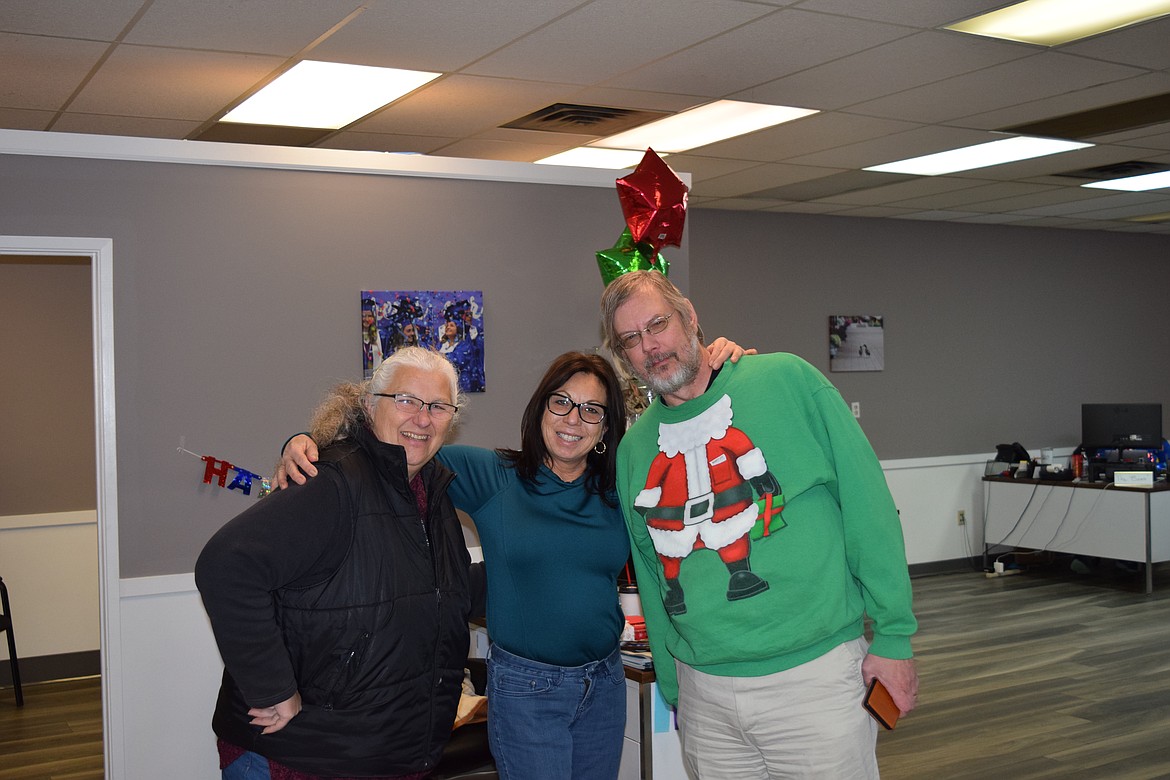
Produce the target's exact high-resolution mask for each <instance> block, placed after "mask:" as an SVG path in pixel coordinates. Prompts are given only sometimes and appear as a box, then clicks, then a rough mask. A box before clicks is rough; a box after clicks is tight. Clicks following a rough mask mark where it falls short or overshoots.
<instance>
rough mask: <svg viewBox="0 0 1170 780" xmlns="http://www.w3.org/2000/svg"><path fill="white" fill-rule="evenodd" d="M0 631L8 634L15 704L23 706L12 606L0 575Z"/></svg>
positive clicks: (9, 661)
mask: <svg viewBox="0 0 1170 780" xmlns="http://www.w3.org/2000/svg"><path fill="white" fill-rule="evenodd" d="M0 609H2V611H0V631H4V632H6V633H7V634H8V659H9V660H8V663H9V664H11V665H12V687H13V689H14V690H15V691H16V706H17V707H23V706H24V692H23V691H21V690H20V662H19V661H18V660H17V658H16V638H15V637H13V635H12V608H11V607H10V606H9V605H8V588H7V587H6V586H5V585H4V578H3V577H0Z"/></svg>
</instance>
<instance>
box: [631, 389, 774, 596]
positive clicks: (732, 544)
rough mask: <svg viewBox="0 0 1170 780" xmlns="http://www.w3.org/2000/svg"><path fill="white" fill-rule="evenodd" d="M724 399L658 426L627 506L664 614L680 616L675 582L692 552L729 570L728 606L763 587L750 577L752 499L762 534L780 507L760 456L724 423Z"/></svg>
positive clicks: (728, 417) (728, 418)
mask: <svg viewBox="0 0 1170 780" xmlns="http://www.w3.org/2000/svg"><path fill="white" fill-rule="evenodd" d="M731 422H732V412H731V397H730V396H727V395H724V396H723V397H722V398H720V399H719V400H718V401H716V402H715V403H714V404H713V405H712V406H711V407H710V408H709V409H707V410H706V411H704V412H702V413H701V414H699V415H698V416H696V417H693V418H691V419H689V420H685V421H683V422H678V423H662V424H660V425H659V426H658V449H659V453H658V455H656V456H655V458H654V462H653V463H652V464H651V465H650V473H649V475H648V476H647V477H646V487H645V488H644V489H643V490H642V491H641V492H640V493H639V494H638V495H637V497H636V498H635V499H634V508H635V509H637V510H638V511H639V512H640V513H641V514H642V515H643V516H644V517H645V518H646V527H647V529H648V530H649V532H650V539H651V541H652V542H653V543H654V549H655V551H657V553H658V558H659V560H660V561H661V562H662V568H663V572H664V575H665V578H666V585H667V593H666V598H665V606H666V611H667V613H668V614H670V615H681V614H683V613H685V612H686V609H687V607H686V600H685V594H684V593H683V589H682V586H681V585H680V584H679V570H680V568H681V566H682V561H683V559H685V558H686V557H688V556H689V555H690V554H691V553H693V552H694V551H695V550H702V549H709V550H714V551H716V552H717V553H718V554H719V557H720V558H721V559H722V561H723V563H724V564H725V565H726V566H727V570H728V572H729V579H728V587H727V599H728V601H735V600H738V599H745V598H748V597H749V596H754V595H756V594H757V593H762V592H763V591H765V590H767V589H768V583H767V582H766V581H765V580H763V579H761V578H760V577H759V576H758V575H756V574H755V573H753V572H752V570H751V567H750V566H749V562H748V557H749V555H750V553H751V536H752V533H751V532H752V529H753V528H755V526H756V523H757V520H759V519H760V507H759V505H758V504H757V503H756V497H755V494H756V493H758V494H759V495H760V497H761V498H763V499H764V507H765V510H764V515H765V516H764V518H763V521H764V523H763V524H764V530H763V533H764V535H767V534H768V533H769V525H770V524H771V523H772V521H773V517H774V516H775V515H778V514H779V512H780V510H781V506H779V504H777V505H773V501H774V500H776V499H779V498H780V486H779V485H778V484H777V482H776V479H775V477H773V476H772V474H771V472H769V471H768V464H767V463H766V462H765V461H764V454H763V453H762V452H761V451H760V449H759V448H758V447H756V446H755V445H754V444H752V441H751V439H749V438H748V436H747V434H745V433H744V432H743V431H741V430H740V429H738V428H735V427H734V426H732V424H731Z"/></svg>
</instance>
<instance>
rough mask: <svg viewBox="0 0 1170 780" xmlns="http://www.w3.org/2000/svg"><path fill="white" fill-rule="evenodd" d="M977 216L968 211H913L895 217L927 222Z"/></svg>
mask: <svg viewBox="0 0 1170 780" xmlns="http://www.w3.org/2000/svg"><path fill="white" fill-rule="evenodd" d="M973 216H976V215H975V213H974V212H968V211H912V212H910V213H908V214H903V215H901V216H897V217H894V219H914V220H921V221H925V222H954V221H955V220H958V219H965V218H967V217H973Z"/></svg>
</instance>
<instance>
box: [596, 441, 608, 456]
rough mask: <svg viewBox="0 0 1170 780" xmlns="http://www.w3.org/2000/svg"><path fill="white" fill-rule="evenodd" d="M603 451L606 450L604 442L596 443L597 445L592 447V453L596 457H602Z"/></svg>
mask: <svg viewBox="0 0 1170 780" xmlns="http://www.w3.org/2000/svg"><path fill="white" fill-rule="evenodd" d="M605 449H606V448H605V442H604V441H598V442H597V444H595V445H593V451H594V452H596V453H597V454H598V455H604V454H605Z"/></svg>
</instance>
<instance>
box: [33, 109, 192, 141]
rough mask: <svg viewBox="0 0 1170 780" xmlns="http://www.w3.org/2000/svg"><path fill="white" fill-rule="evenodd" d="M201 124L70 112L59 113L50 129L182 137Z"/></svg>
mask: <svg viewBox="0 0 1170 780" xmlns="http://www.w3.org/2000/svg"><path fill="white" fill-rule="evenodd" d="M201 124H202V123H201V122H198V121H195V120H190V119H188V120H182V119H154V118H151V117H139V116H113V115H109V114H79V113H76V112H72V111H71V112H68V113H65V114H62V115H61V118H60V119H58V120H57V121H56V122H55V123H54V124H53V129H54V130H56V131H58V132H62V133H90V134H92V135H129V136H136V137H139V138H175V139H182V138H186V137H188V136H189V135H191V134H192V133H194V132H195V131H196V130H197V129H198V128H199V126H200V125H201Z"/></svg>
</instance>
